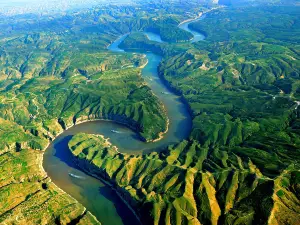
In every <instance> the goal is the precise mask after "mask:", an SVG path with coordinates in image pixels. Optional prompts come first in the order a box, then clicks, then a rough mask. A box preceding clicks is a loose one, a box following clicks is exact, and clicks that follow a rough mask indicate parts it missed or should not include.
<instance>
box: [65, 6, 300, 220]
mask: <svg viewBox="0 0 300 225" xmlns="http://www.w3.org/2000/svg"><path fill="white" fill-rule="evenodd" d="M297 11H298V8H293V7H284V8H279V7H263V8H259V7H255V8H235V9H222V10H218V11H215V12H213V13H211V14H209V15H208V16H207V18H206V19H205V20H202V21H199V22H197V23H194V24H191V28H192V29H195V30H199V31H201V32H205V34H206V35H207V39H206V41H204V42H198V43H195V44H179V45H178V44H177V45H174V44H173V45H168V44H165V43H156V42H153V41H149V40H148V39H147V38H146V36H144V35H142V34H140V33H135V34H132V35H129V36H128V38H127V39H125V41H124V42H123V43H122V45H121V46H122V47H124V48H126V49H132V50H143V49H146V50H149V51H153V52H155V53H157V54H161V55H163V56H164V60H163V62H162V63H161V65H160V67H159V72H160V75H161V77H162V78H163V79H165V80H166V82H167V83H168V84H169V85H170V86H171V87H172V88H173V89H174V90H175V91H177V92H178V93H180V94H182V95H183V97H184V98H185V100H186V101H187V103H188V104H189V106H190V111H191V113H192V115H193V118H194V119H193V130H192V133H191V136H190V139H191V140H189V141H184V142H182V143H180V144H179V145H177V146H173V147H170V148H169V149H168V150H166V151H165V152H163V153H160V154H150V155H147V156H128V155H122V154H117V153H116V152H114V153H111V152H110V151H108V152H106V151H105V153H103V152H102V149H103V148H102V146H99V145H97V144H96V143H93V144H91V145H89V144H87V143H88V141H87V140H89V138H91V137H86V136H82V137H81V139H80V138H79V137H75V138H74V139H73V142H72V143H75V144H74V145H73V144H71V143H70V144H71V146H70V147H71V150H72V151H73V152H74V151H75V152H77V153H80V156H79V158H80V159H81V160H78V161H77V162H78V164H79V165H80V166H81V167H82V168H85V169H86V170H87V171H89V172H90V173H93V174H97V175H99V176H100V177H102V178H104V179H108V180H113V181H114V182H116V185H117V186H121V187H123V188H122V189H121V192H125V194H124V196H126V197H127V198H128V195H129V196H131V197H132V198H133V199H134V200H135V201H134V202H132V205H133V206H135V207H136V208H137V209H138V211H139V213H140V214H141V218H146V219H145V223H147V222H149V221H151V222H149V224H153V223H154V224H265V223H267V222H268V223H269V224H297V221H299V213H300V211H299V206H298V205H299V197H300V196H299V190H298V189H299V179H298V178H299V158H300V152H299V149H300V142H299V140H300V137H299V122H300V119H299V110H300V109H299V107H298V106H299V100H300V99H299V97H300V96H299V89H300V86H299V85H300V83H299V74H300V71H299V68H300V65H299V40H298V37H299V35H298V33H299V15H298V14H297ZM287 12H289V13H287ZM245 15H247V16H246V17H245ZM246 18H253V19H251V20H250V21H249V19H248V20H247V19H246ZM275 18H279V20H277V19H275ZM287 34H288V35H287ZM81 144H82V146H85V147H86V148H85V149H86V152H87V153H88V155H93V156H95V157H92V158H90V157H88V155H87V154H82V153H81V150H80V149H81V147H80V146H81ZM77 145H78V147H77ZM90 149H93V150H92V151H96V152H94V153H93V154H92V152H89V151H90ZM77 153H76V154H75V156H77ZM111 154H112V155H111ZM98 155H101V157H100V158H98V157H97V156H98ZM87 162H88V163H90V162H91V163H92V164H95V166H96V167H92V169H91V170H89V169H90V167H89V166H86V165H89V164H87ZM110 165H113V166H110ZM97 168H98V169H97ZM141 171H143V172H141ZM139 209H140V210H139ZM149 210H150V212H151V213H150V215H149Z"/></svg>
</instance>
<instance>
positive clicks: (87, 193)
mask: <svg viewBox="0 0 300 225" xmlns="http://www.w3.org/2000/svg"><path fill="white" fill-rule="evenodd" d="M197 20H198V19H197ZM192 22H194V21H188V22H186V23H182V24H180V25H179V27H180V28H182V29H184V30H187V31H189V32H191V33H192V34H193V35H194V39H193V40H191V42H196V41H200V40H203V39H204V35H202V34H200V33H197V32H195V31H192V30H190V29H189V28H188V25H189V24H190V23H192ZM145 34H146V35H147V36H148V38H149V39H150V40H153V41H158V42H162V40H161V38H160V36H159V35H157V34H154V33H151V32H146V33H145ZM125 38H126V35H124V36H122V37H121V38H119V39H117V40H116V41H115V42H114V43H112V44H111V45H110V46H109V49H110V50H111V51H114V52H116V53H120V54H122V52H124V51H123V50H122V49H120V48H119V47H118V46H119V44H120V43H121V42H122V41H123V40H124V39H125ZM146 55H147V58H148V64H147V65H146V66H145V67H144V68H143V69H142V76H143V78H144V79H145V81H146V82H147V84H148V85H149V86H150V87H151V89H152V90H153V92H154V94H155V95H157V96H158V98H159V99H160V100H161V101H162V102H163V104H164V105H165V107H166V109H167V114H168V117H169V120H170V125H169V130H168V132H167V133H166V134H165V135H164V138H163V139H162V140H160V141H158V142H154V143H144V142H141V141H140V140H139V139H138V137H137V135H136V133H135V132H133V131H132V130H130V129H128V128H127V127H125V126H123V125H120V124H118V123H114V122H109V121H94V122H87V123H82V124H79V125H76V126H74V127H72V128H70V129H68V130H66V131H65V132H63V133H62V134H61V135H59V136H58V137H57V138H56V139H55V140H54V141H53V142H52V143H51V145H50V146H49V147H48V149H47V150H46V152H45V154H44V161H43V167H44V169H45V171H46V172H47V174H48V176H49V177H50V178H51V179H52V181H53V182H54V183H55V184H56V185H57V186H58V187H59V188H61V189H62V190H64V191H65V192H66V193H68V194H70V195H71V196H72V197H74V198H75V199H76V200H78V201H79V202H80V203H81V204H82V205H84V206H85V207H86V208H87V210H89V211H90V212H91V213H93V215H95V216H96V217H97V219H98V220H99V221H100V222H101V223H102V224H103V225H112V224H113V225H122V224H124V225H135V224H139V223H138V221H136V219H135V217H134V216H133V214H132V212H131V211H130V210H129V209H128V207H127V206H126V205H125V203H123V202H122V201H121V199H120V198H119V197H118V196H117V195H116V194H115V193H114V191H113V190H111V189H110V187H108V186H107V185H105V184H103V183H102V182H101V181H99V180H97V179H95V178H93V177H91V176H89V175H87V174H85V173H84V172H82V171H81V170H80V169H79V168H77V166H76V165H75V164H74V163H73V162H72V160H71V158H72V157H71V153H70V152H69V150H68V141H69V140H70V139H71V138H72V136H73V135H75V134H76V133H79V132H84V133H91V134H103V135H104V136H105V137H109V138H110V141H111V143H112V144H114V145H117V146H118V148H119V150H120V151H121V152H127V153H142V152H147V151H150V150H152V151H153V150H158V149H161V148H164V147H165V146H168V145H169V144H173V143H178V142H179V141H181V140H183V139H185V138H187V137H188V136H189V134H190V130H191V125H192V120H191V117H190V115H189V113H188V110H187V107H186V106H185V105H184V103H183V102H182V101H181V99H180V97H179V96H177V95H176V94H174V93H173V92H171V91H170V90H169V89H168V88H167V87H166V86H165V85H164V83H163V82H162V81H161V80H160V79H159V77H158V73H157V67H158V65H159V63H160V61H161V57H160V56H158V55H155V54H153V53H146ZM112 130H116V131H118V132H117V133H113V132H112ZM69 174H73V176H70V175H69Z"/></svg>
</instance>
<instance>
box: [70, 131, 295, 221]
mask: <svg viewBox="0 0 300 225" xmlns="http://www.w3.org/2000/svg"><path fill="white" fill-rule="evenodd" d="M69 147H70V150H71V151H72V153H73V155H74V160H75V161H76V163H77V165H78V166H79V167H80V168H82V169H83V170H84V171H87V172H88V173H90V174H92V175H93V176H95V177H98V178H101V179H104V180H107V181H109V182H110V183H111V184H112V185H113V186H114V187H115V188H116V189H117V191H118V192H119V193H120V194H121V195H122V196H123V197H124V199H126V200H127V201H128V202H129V204H130V205H131V206H132V207H133V208H134V209H135V210H136V212H137V213H138V215H139V216H140V218H141V219H142V221H143V223H144V224H266V223H269V224H283V223H288V224H297V221H298V219H299V213H300V207H299V203H300V202H299V190H298V189H299V177H300V172H299V167H295V165H290V166H289V168H288V169H287V170H285V171H283V173H282V174H281V175H280V176H278V177H276V178H275V179H271V178H269V177H267V176H265V175H264V174H263V173H262V172H261V171H260V170H259V168H257V166H256V165H255V164H254V163H253V162H252V160H251V159H249V158H248V159H247V160H246V159H245V158H244V157H243V156H241V155H239V154H237V153H236V152H228V151H223V150H220V149H214V150H212V149H208V148H204V147H201V145H200V144H199V143H198V142H196V141H194V142H187V141H184V142H182V143H180V144H178V145H177V146H171V147H170V148H169V149H168V150H167V151H165V152H163V153H160V154H158V153H152V154H149V155H143V156H134V155H126V154H121V153H118V152H117V151H116V149H117V148H116V147H115V146H111V145H110V144H109V143H108V142H107V140H105V139H104V138H103V137H99V136H95V135H87V134H78V135H75V136H74V137H73V138H72V140H71V141H70V142H69Z"/></svg>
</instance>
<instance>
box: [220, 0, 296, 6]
mask: <svg viewBox="0 0 300 225" xmlns="http://www.w3.org/2000/svg"><path fill="white" fill-rule="evenodd" d="M218 4H220V5H227V6H232V5H245V4H283V5H299V4H300V1H299V0H218Z"/></svg>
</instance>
